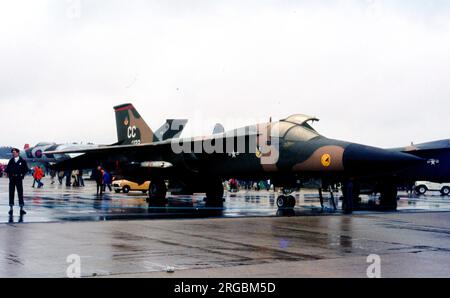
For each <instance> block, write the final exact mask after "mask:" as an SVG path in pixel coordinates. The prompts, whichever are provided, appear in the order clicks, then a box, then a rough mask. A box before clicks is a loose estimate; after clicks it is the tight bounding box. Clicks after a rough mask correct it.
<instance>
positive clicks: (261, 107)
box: [0, 0, 450, 147]
mask: <svg viewBox="0 0 450 298" xmlns="http://www.w3.org/2000/svg"><path fill="white" fill-rule="evenodd" d="M125 102H132V103H133V104H134V105H135V106H136V108H137V109H138V110H139V112H140V113H141V115H142V116H143V117H144V119H145V120H146V121H147V123H148V124H149V125H150V126H151V127H152V128H154V129H156V128H158V127H159V126H160V125H161V124H162V123H163V122H164V119H166V118H172V117H182V118H188V119H190V123H189V124H188V126H187V127H186V130H187V131H186V132H185V134H184V135H185V136H188V135H198V134H202V133H203V134H204V133H208V132H211V131H212V129H213V127H214V124H215V123H216V122H222V123H224V125H225V128H227V129H229V128H232V126H241V125H246V124H252V123H253V122H255V121H266V120H268V119H269V117H270V116H272V117H273V119H279V118H283V117H286V116H288V115H290V114H294V113H305V114H311V115H315V116H317V117H319V118H320V119H321V121H320V122H319V123H317V125H316V128H317V129H318V130H319V131H320V132H321V133H322V134H324V135H326V136H329V137H333V138H339V139H344V140H350V141H355V142H360V143H365V144H370V145H376V146H382V147H395V146H401V145H407V144H409V143H410V142H411V141H415V142H422V141H430V140H436V139H444V138H450V117H449V112H450V1H447V0H435V1H433V0H431V1H421V0H413V1H412V0H407V1H406V0H405V1H400V0H385V1H377V0H359V1H357V0H353V1H352V0H349V1H343V0H342V1H331V0H327V1H325V0H323V1H294V0H278V1H269V0H257V1H256V0H254V1H242V0H240V1H233V0H231V1H230V0H227V1H225V0H224V1H213V0H211V1H200V0H192V1H190V0H174V1H170V0H167V1H163V0H161V1H144V0H131V1H120V0H89V1H87V0H82V1H80V0H67V1H66V0H38V1H36V0H34V1H32V0H29V1H24V0H16V1H6V0H0V110H1V112H2V118H3V119H2V120H3V121H2V124H3V125H2V129H1V131H0V144H3V145H16V146H21V147H22V146H23V144H24V143H30V144H35V143H37V142H39V141H56V142H73V141H78V142H79V141H83V142H87V141H91V142H96V143H104V144H106V143H113V142H115V141H116V132H115V120H114V113H113V110H112V107H113V106H114V105H117V104H121V103H125Z"/></svg>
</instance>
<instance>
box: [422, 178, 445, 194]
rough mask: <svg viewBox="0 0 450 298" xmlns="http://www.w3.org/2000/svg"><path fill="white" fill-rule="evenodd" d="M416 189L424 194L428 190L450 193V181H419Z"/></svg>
mask: <svg viewBox="0 0 450 298" xmlns="http://www.w3.org/2000/svg"><path fill="white" fill-rule="evenodd" d="M415 191H416V193H418V194H419V195H424V194H425V193H426V192H427V191H440V192H441V194H442V195H443V196H448V195H450V183H435V182H429V181H417V182H416V184H415Z"/></svg>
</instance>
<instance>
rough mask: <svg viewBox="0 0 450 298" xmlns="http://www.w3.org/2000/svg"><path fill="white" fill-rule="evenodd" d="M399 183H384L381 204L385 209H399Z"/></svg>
mask: <svg viewBox="0 0 450 298" xmlns="http://www.w3.org/2000/svg"><path fill="white" fill-rule="evenodd" d="M397 193H398V190H397V185H395V184H386V185H383V186H382V188H381V192H380V206H381V209H382V210H385V211H396V210H397Z"/></svg>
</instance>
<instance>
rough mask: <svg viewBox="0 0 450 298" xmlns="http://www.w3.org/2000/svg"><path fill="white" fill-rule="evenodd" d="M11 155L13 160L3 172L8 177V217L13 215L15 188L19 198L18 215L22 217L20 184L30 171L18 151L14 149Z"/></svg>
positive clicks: (21, 188) (22, 203)
mask: <svg viewBox="0 0 450 298" xmlns="http://www.w3.org/2000/svg"><path fill="white" fill-rule="evenodd" d="M11 153H12V155H13V158H11V160H10V161H9V163H8V166H7V167H6V170H5V172H6V174H8V177H9V208H10V209H9V215H12V214H13V206H14V192H15V190H16V188H17V194H18V196H19V206H20V215H24V214H26V212H25V210H23V206H24V202H23V183H22V182H23V178H24V177H25V175H26V174H27V173H28V172H29V171H30V169H29V168H28V165H27V162H26V161H25V160H24V159H22V157H20V156H19V153H20V151H19V149H17V148H14V149H12V150H11Z"/></svg>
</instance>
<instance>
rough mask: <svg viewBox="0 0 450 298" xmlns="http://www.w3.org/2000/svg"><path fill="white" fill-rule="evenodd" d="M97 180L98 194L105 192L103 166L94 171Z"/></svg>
mask: <svg viewBox="0 0 450 298" xmlns="http://www.w3.org/2000/svg"><path fill="white" fill-rule="evenodd" d="M94 177H95V181H96V182H97V195H99V194H100V195H102V194H103V169H102V167H101V166H98V167H97V170H96V171H95V173H94Z"/></svg>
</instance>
